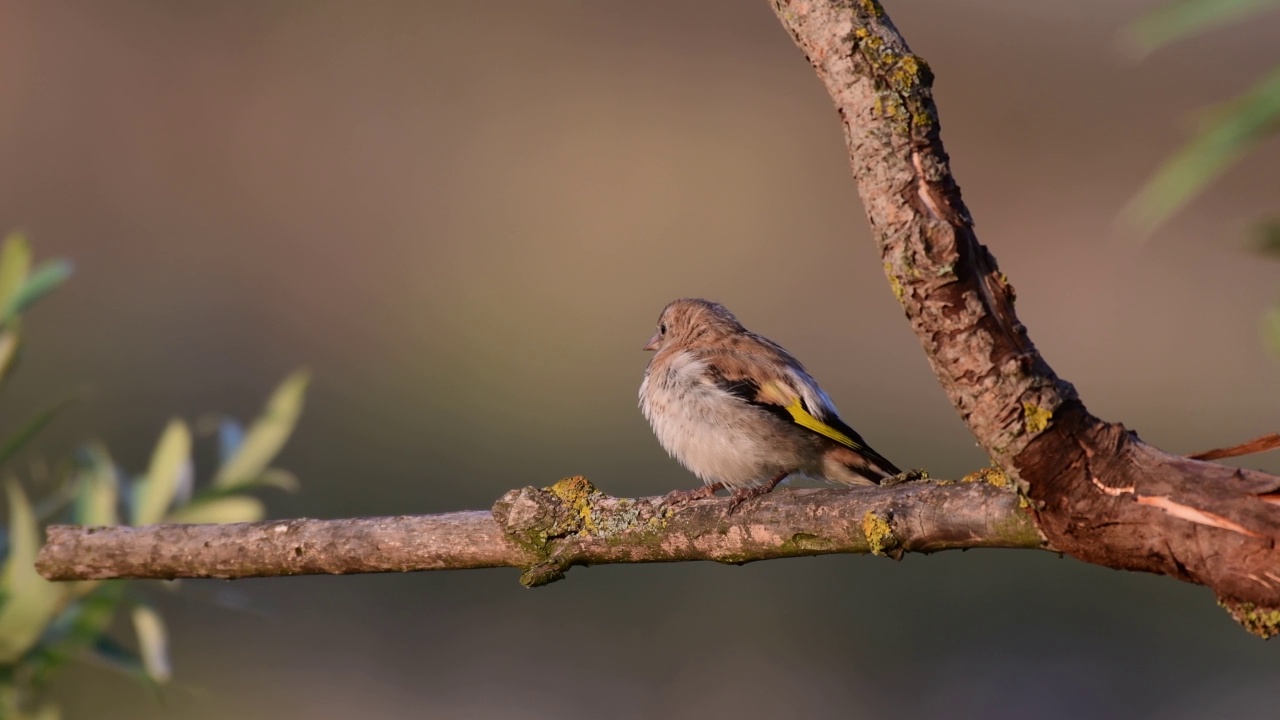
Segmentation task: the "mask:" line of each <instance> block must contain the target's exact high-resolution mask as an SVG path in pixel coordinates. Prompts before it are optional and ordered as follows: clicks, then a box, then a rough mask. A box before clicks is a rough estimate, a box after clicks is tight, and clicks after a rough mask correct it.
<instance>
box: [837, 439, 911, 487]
mask: <svg viewBox="0 0 1280 720" xmlns="http://www.w3.org/2000/svg"><path fill="white" fill-rule="evenodd" d="M822 469H823V475H824V476H825V477H826V479H827V480H829V481H832V482H838V483H843V484H845V485H879V484H880V482H881V481H882V480H884V479H885V478H888V477H893V476H894V475H898V474H900V473H901V472H902V471H901V470H899V469H898V466H897V465H894V464H893V463H891V462H889V461H888V460H887V459H886V458H885V456H883V455H881V454H880V453H878V452H876V451H875V450H872V449H871V448H870V447H866V446H864V447H861V448H859V449H857V450H854V449H852V448H847V447H844V446H838V447H833V448H830V449H829V450H827V452H826V454H825V455H823V458H822Z"/></svg>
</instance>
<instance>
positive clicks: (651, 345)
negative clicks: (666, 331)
mask: <svg viewBox="0 0 1280 720" xmlns="http://www.w3.org/2000/svg"><path fill="white" fill-rule="evenodd" d="M661 339H662V334H661V333H654V334H653V337H651V338H649V342H647V343H645V344H644V349H645V350H657V349H658V341H659V340H661Z"/></svg>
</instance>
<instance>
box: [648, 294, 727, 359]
mask: <svg viewBox="0 0 1280 720" xmlns="http://www.w3.org/2000/svg"><path fill="white" fill-rule="evenodd" d="M742 330H743V328H742V325H741V324H740V323H739V322H738V319H737V318H735V317H734V316H733V313H731V312H729V309H728V308H726V307H725V306H723V305H721V304H720V303H716V302H711V301H710V300H702V299H699V298H681V299H680V300H673V301H671V302H670V303H667V306H666V307H665V308H663V309H662V314H661V315H659V316H658V330H657V332H655V333H654V334H653V337H651V338H649V342H648V343H646V344H645V346H644V349H645V350H652V351H662V350H664V349H667V348H671V347H679V348H693V347H698V346H701V345H706V344H711V343H713V342H715V341H717V340H722V339H723V338H725V337H727V336H730V335H733V334H735V333H738V332H742Z"/></svg>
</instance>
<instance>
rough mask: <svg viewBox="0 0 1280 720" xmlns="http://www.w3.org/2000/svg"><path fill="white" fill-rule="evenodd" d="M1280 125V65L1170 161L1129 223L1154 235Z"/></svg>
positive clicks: (1131, 208)
mask: <svg viewBox="0 0 1280 720" xmlns="http://www.w3.org/2000/svg"><path fill="white" fill-rule="evenodd" d="M1278 124H1280V68H1276V69H1275V70H1273V71H1272V72H1271V74H1270V75H1268V76H1267V77H1266V78H1265V79H1263V80H1262V82H1260V83H1258V84H1257V85H1255V86H1254V87H1253V88H1252V89H1251V90H1250V91H1249V92H1247V93H1246V94H1245V95H1243V96H1242V97H1240V98H1238V99H1236V100H1234V101H1232V102H1231V103H1230V105H1229V106H1228V107H1227V109H1226V110H1225V111H1224V112H1223V113H1222V114H1221V116H1220V117H1219V119H1218V120H1217V121H1216V122H1215V123H1213V124H1212V125H1211V126H1210V127H1208V128H1207V129H1206V130H1205V131H1204V132H1202V133H1200V134H1199V135H1198V136H1197V137H1195V138H1193V139H1192V140H1191V141H1190V142H1189V143H1187V144H1186V145H1185V146H1183V148H1182V149H1181V150H1179V151H1178V152H1177V153H1175V154H1174V155H1173V157H1171V158H1170V159H1169V160H1168V161H1166V162H1165V163H1164V165H1162V166H1161V167H1160V168H1159V169H1158V170H1156V172H1155V174H1154V175H1153V176H1152V177H1151V178H1150V179H1149V180H1148V181H1147V182H1146V184H1145V185H1144V186H1143V187H1142V188H1141V189H1140V190H1139V191H1138V194H1137V195H1136V196H1135V197H1134V198H1133V199H1132V200H1130V201H1129V204H1128V206H1127V207H1126V208H1125V210H1124V211H1123V213H1122V217H1123V219H1124V221H1125V224H1126V225H1128V226H1130V228H1131V229H1132V230H1133V231H1135V232H1137V233H1138V235H1139V236H1140V237H1142V238H1145V237H1147V236H1149V235H1150V234H1151V233H1152V232H1154V231H1155V229H1156V228H1158V227H1159V226H1160V225H1161V224H1163V223H1164V222H1165V221H1166V220H1168V219H1169V217H1170V216H1171V215H1173V213H1175V212H1177V211H1178V210H1179V209H1180V208H1181V207H1182V206H1184V205H1185V204H1186V203H1187V202H1188V201H1190V200H1191V198H1193V197H1195V196H1196V195H1197V194H1199V193H1200V191H1202V190H1203V189H1204V188H1205V187H1206V186H1207V185H1208V184H1209V183H1210V182H1212V181H1213V180H1214V179H1215V178H1217V177H1218V176H1219V175H1221V174H1222V173H1223V172H1224V171H1225V170H1226V169H1227V168H1228V167H1230V166H1231V165H1232V164H1233V163H1235V162H1236V161H1237V160H1238V159H1239V158H1240V157H1241V156H1242V155H1244V153H1245V151H1246V150H1248V149H1249V148H1250V147H1251V146H1252V145H1254V144H1255V143H1257V142H1258V141H1259V140H1261V139H1262V138H1263V137H1265V136H1267V135H1268V134H1269V133H1271V132H1274V131H1275V129H1276V127H1277V125H1278Z"/></svg>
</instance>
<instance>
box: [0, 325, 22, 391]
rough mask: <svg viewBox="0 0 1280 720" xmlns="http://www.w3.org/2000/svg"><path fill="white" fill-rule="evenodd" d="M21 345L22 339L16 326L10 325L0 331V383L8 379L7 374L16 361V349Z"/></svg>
mask: <svg viewBox="0 0 1280 720" xmlns="http://www.w3.org/2000/svg"><path fill="white" fill-rule="evenodd" d="M21 344H22V337H21V333H20V332H19V329H18V327H17V324H16V323H14V324H11V325H10V326H9V327H7V328H5V329H4V330H0V381H3V380H5V379H6V378H8V377H9V373H10V372H11V371H12V370H13V366H14V362H15V361H16V360H17V359H18V348H19V346H21Z"/></svg>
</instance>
